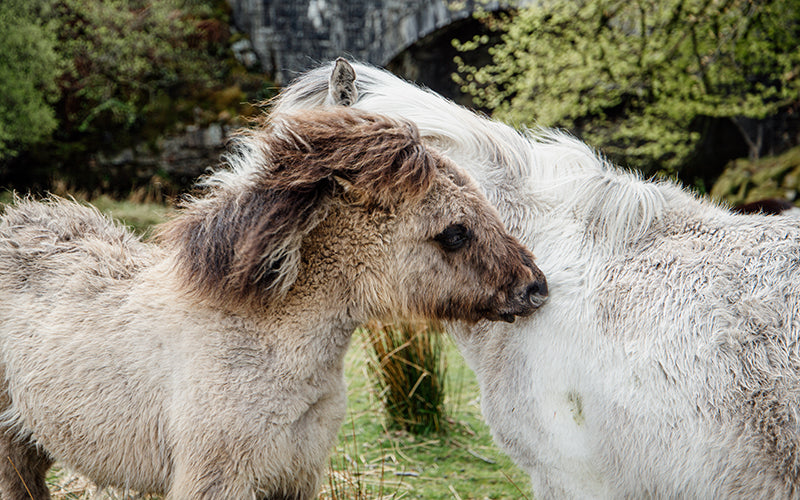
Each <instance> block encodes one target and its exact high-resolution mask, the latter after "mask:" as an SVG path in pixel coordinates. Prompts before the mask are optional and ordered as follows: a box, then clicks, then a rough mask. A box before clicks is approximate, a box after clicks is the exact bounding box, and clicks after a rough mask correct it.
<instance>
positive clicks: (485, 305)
mask: <svg viewBox="0 0 800 500" xmlns="http://www.w3.org/2000/svg"><path fill="white" fill-rule="evenodd" d="M229 163H230V168H228V169H221V170H218V171H217V172H215V173H213V174H212V175H210V176H209V177H208V178H206V179H205V180H204V181H203V182H202V186H203V187H204V189H205V192H204V193H203V194H202V195H201V196H199V197H196V198H191V199H188V200H187V201H186V202H185V203H184V205H183V207H182V208H181V210H180V213H179V214H178V215H177V217H175V218H174V219H173V220H171V221H169V222H167V223H166V224H165V225H163V226H162V227H161V228H160V230H159V231H158V235H157V237H156V241H155V242H154V243H144V242H142V241H140V240H138V239H137V238H136V237H135V236H133V235H132V234H131V233H130V232H129V231H127V230H125V229H123V228H120V227H119V226H117V225H115V224H114V223H112V222H111V221H109V220H108V219H106V218H105V217H103V216H101V215H100V214H99V213H98V212H96V211H95V210H93V209H91V208H88V207H85V206H80V205H78V204H76V203H73V202H69V201H65V200H62V199H57V198H51V199H48V200H45V201H43V202H34V201H30V200H17V202H16V203H15V206H12V207H9V208H7V210H6V213H5V215H4V216H3V218H2V221H1V222H0V276H2V279H0V293H2V297H3V300H2V301H1V302H0V369H2V371H3V373H4V376H3V377H2V381H3V387H2V392H1V393H0V405H1V406H2V408H1V409H2V411H3V413H2V418H1V419H0V425H2V429H0V430H1V431H2V432H0V453H1V454H2V455H1V456H2V460H1V461H0V492H2V498H4V499H23V498H29V496H28V493H27V492H26V488H27V489H29V490H30V494H31V495H32V496H33V498H36V499H41V498H48V497H49V494H48V491H47V487H46V485H45V481H44V478H45V473H46V471H47V470H48V468H49V466H50V464H51V463H52V461H53V460H60V461H62V462H64V463H65V464H67V465H69V466H71V467H73V468H74V469H76V470H77V471H79V472H81V473H83V474H85V475H87V476H88V477H90V478H91V479H93V480H94V481H96V482H98V483H99V484H100V485H115V486H121V487H127V488H131V489H134V490H139V491H142V492H154V493H160V494H166V496H167V498H171V499H186V498H208V499H223V498H224V499H238V498H242V499H250V498H276V499H277V498H296V499H307V498H312V497H313V496H314V494H315V492H316V491H317V487H318V484H319V481H320V475H321V472H322V471H323V468H324V464H325V462H326V458H327V456H328V453H329V451H330V449H331V447H332V445H333V443H334V439H335V437H336V433H337V431H338V429H339V427H340V425H341V423H342V420H343V417H344V412H345V403H346V398H345V384H344V379H343V358H344V354H345V352H346V350H347V348H348V345H349V342H350V337H351V332H352V331H353V329H354V328H355V327H356V326H357V325H359V324H360V323H362V322H364V321H366V320H368V319H370V318H374V317H382V316H388V315H390V314H393V313H397V314H402V315H408V316H418V317H426V318H439V319H460V320H466V321H468V322H476V321H479V320H481V319H489V320H497V319H502V320H506V321H513V320H514V317H515V316H518V315H519V316H524V315H528V314H531V313H532V312H533V311H534V309H536V307H537V306H538V305H539V304H541V302H542V300H543V299H544V295H545V294H546V285H545V281H544V277H543V276H542V273H541V272H540V271H539V269H538V268H536V267H535V266H534V264H533V257H532V255H531V254H530V253H529V252H528V251H527V250H526V249H525V248H524V247H522V246H521V245H520V244H519V243H518V242H517V241H516V240H514V239H513V238H512V237H510V236H509V235H508V234H507V233H506V232H505V230H504V229H503V226H502V224H501V222H500V220H499V218H498V216H497V214H496V212H495V211H494V210H493V209H492V208H491V207H490V206H489V204H488V202H487V201H486V199H485V198H484V197H483V195H481V194H480V193H479V191H478V189H477V188H476V186H475V185H474V184H473V182H472V181H471V180H470V178H469V177H467V176H466V175H465V174H464V173H463V172H462V171H461V170H460V169H459V168H457V167H456V166H455V165H454V164H453V163H451V162H450V161H448V160H445V159H444V158H442V157H440V156H439V155H437V154H436V153H434V152H433V151H430V150H428V149H427V148H425V147H424V146H423V145H422V143H421V141H420V138H419V135H418V132H417V130H416V128H415V127H414V126H412V125H410V124H409V123H406V122H400V121H395V120H390V119H388V118H384V117H381V116H378V115H373V114H368V113H364V112H358V111H354V110H347V109H335V110H317V111H308V112H304V113H302V114H291V113H289V114H282V115H278V116H274V117H273V118H272V119H271V120H270V121H269V122H267V123H265V124H263V126H261V127H260V128H258V129H257V130H254V131H251V132H249V133H247V134H246V135H244V136H243V137H242V138H241V140H240V143H239V145H238V149H237V150H236V151H235V153H233V154H232V155H231V157H230V158H229ZM15 469H16V470H18V471H19V476H18V475H17V472H16V470H15Z"/></svg>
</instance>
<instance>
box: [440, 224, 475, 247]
mask: <svg viewBox="0 0 800 500" xmlns="http://www.w3.org/2000/svg"><path fill="white" fill-rule="evenodd" d="M471 236H472V235H471V234H470V232H469V230H468V229H467V228H466V227H464V226H463V225H462V224H453V225H451V226H448V227H447V229H445V230H444V231H442V232H441V233H439V234H437V235H436V236H434V237H433V239H434V240H436V242H437V243H439V244H440V245H441V246H442V248H444V249H445V250H447V251H453V250H458V249H459V248H461V247H463V246H464V245H466V244H467V242H468V241H469V239H470V237H471Z"/></svg>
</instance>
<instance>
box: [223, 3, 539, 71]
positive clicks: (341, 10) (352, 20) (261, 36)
mask: <svg viewBox="0 0 800 500" xmlns="http://www.w3.org/2000/svg"><path fill="white" fill-rule="evenodd" d="M228 1H229V3H230V4H231V7H232V9H233V19H234V23H235V25H236V26H237V27H239V29H241V30H243V31H244V32H246V33H247V34H248V35H249V36H250V40H251V42H252V44H253V50H254V51H255V53H256V54H257V56H258V58H259V61H260V62H261V65H262V67H263V68H264V70H265V71H267V72H268V73H270V74H272V75H273V76H274V77H275V79H276V82H277V83H279V84H285V83H287V82H288V81H289V80H291V79H292V78H293V77H294V76H296V75H297V74H298V73H299V72H302V71H304V70H306V69H308V68H310V67H312V66H314V65H316V64H318V63H319V62H323V61H327V60H330V59H335V58H336V57H339V56H342V55H344V56H347V57H350V58H353V59H356V60H359V61H364V62H368V63H371V64H375V65H378V66H387V65H388V66H391V65H393V64H394V65H395V66H398V67H399V66H402V65H405V66H408V64H407V61H406V63H404V64H401V63H402V61H400V63H398V62H397V60H398V56H399V55H400V54H402V53H403V52H404V51H406V50H407V49H409V48H411V47H414V46H415V45H416V44H418V43H419V42H420V41H421V40H425V39H426V38H428V39H430V38H431V37H432V36H433V38H434V40H435V36H434V35H435V34H436V33H447V30H448V27H452V26H460V24H459V23H461V25H463V24H464V23H466V24H469V21H470V20H472V14H473V13H474V12H475V11H476V10H477V9H478V8H483V9H485V10H489V11H495V10H499V9H502V8H507V7H508V3H509V2H508V1H485V0H228ZM522 3H527V2H522ZM473 22H474V21H473ZM442 43H445V41H444V40H442ZM446 43H447V45H448V46H449V40H447V41H446ZM434 57H435V56H434ZM401 73H402V71H401ZM403 76H406V77H408V76H409V75H405V74H404V75H403ZM422 83H428V82H424V81H423V82H422Z"/></svg>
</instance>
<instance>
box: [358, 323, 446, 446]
mask: <svg viewBox="0 0 800 500" xmlns="http://www.w3.org/2000/svg"><path fill="white" fill-rule="evenodd" d="M443 336H444V333H443V331H442V328H441V327H434V326H432V325H429V324H420V323H408V322H401V323H398V324H396V325H383V324H371V325H370V326H369V327H368V328H367V340H368V346H367V350H368V351H369V352H370V354H371V360H370V361H371V362H370V364H369V367H370V375H371V378H372V380H373V382H374V384H375V387H376V388H377V389H378V392H379V393H380V394H381V396H382V399H383V402H384V409H385V411H386V416H387V420H388V421H389V423H390V424H391V425H392V426H393V427H396V428H400V429H404V430H407V431H409V432H411V433H414V434H426V433H429V432H437V431H440V430H441V429H442V418H443V414H444V380H445V368H446V363H445V359H444V356H443V347H442V346H443V341H442V338H443Z"/></svg>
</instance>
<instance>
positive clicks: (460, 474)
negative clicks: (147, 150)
mask: <svg viewBox="0 0 800 500" xmlns="http://www.w3.org/2000/svg"><path fill="white" fill-rule="evenodd" d="M9 200H10V196H9V195H0V202H7V201H9ZM92 203H94V204H95V205H96V206H97V207H98V208H99V209H100V210H101V211H103V212H105V213H109V214H111V215H112V216H114V217H116V218H118V219H120V220H122V221H123V223H125V224H127V225H129V226H131V227H132V228H134V230H136V231H137V232H138V233H139V234H146V233H147V232H148V231H149V227H150V225H151V224H154V223H157V222H160V221H162V220H163V219H164V217H166V215H167V214H168V213H169V210H170V209H169V208H168V207H167V206H164V205H157V204H139V203H132V202H127V201H115V200H112V199H110V198H105V197H103V198H99V199H96V200H94V201H93V202H92ZM364 342H365V339H364V337H363V336H362V334H361V333H359V332H357V333H356V335H355V336H354V337H353V342H352V345H351V347H350V350H349V351H348V353H347V357H346V359H345V372H346V378H347V383H348V414H347V418H346V421H345V424H344V425H343V427H342V429H341V431H340V433H339V443H338V444H337V446H336V448H335V449H334V450H333V451H332V453H331V459H330V461H331V470H330V471H329V473H328V475H327V476H326V478H325V480H324V484H323V488H322V491H321V492H320V498H321V499H337V500H345V499H347V500H367V499H377V498H385V499H390V498H396V499H400V498H404V499H425V500H437V499H451V500H459V499H462V500H467V499H475V500H483V499H504V500H505V499H516V498H528V497H531V495H530V485H529V481H528V478H527V476H526V475H525V474H524V473H522V472H521V471H520V470H519V469H518V468H516V467H515V466H514V465H513V463H512V462H511V461H510V460H509V459H508V458H507V457H506V456H505V455H503V454H502V453H501V452H500V451H499V450H498V449H497V447H496V446H495V445H494V444H493V443H492V439H491V435H490V433H489V429H488V427H487V425H486V423H485V422H484V420H483V417H482V415H481V413H480V401H479V393H478V385H477V382H476V380H475V375H474V374H473V373H472V372H471V371H470V370H469V369H468V368H467V367H466V365H465V363H464V361H463V358H462V357H461V355H460V354H459V352H458V350H457V349H456V347H455V346H454V344H453V342H452V341H451V340H450V339H449V338H447V337H445V342H444V351H445V356H446V362H447V370H446V385H445V391H446V394H445V407H446V414H447V417H446V419H445V422H444V425H443V426H442V427H443V428H442V431H441V432H438V433H434V434H428V435H425V436H421V437H417V436H415V435H413V434H410V433H408V432H405V431H398V430H394V429H390V428H388V427H387V425H386V418H385V415H384V414H383V409H382V407H381V406H382V405H381V402H380V399H379V397H378V394H377V393H376V391H375V389H374V388H373V386H372V384H371V383H370V381H369V377H368V371H367V370H368V368H367V354H366V350H365V347H364ZM48 481H49V483H50V484H51V491H52V495H53V498H54V499H56V500H59V499H85V500H96V499H98V498H112V499H121V498H141V497H135V496H134V497H126V496H125V495H124V494H122V493H119V492H114V491H111V492H109V491H106V492H105V493H100V494H97V493H95V490H96V488H95V487H94V485H92V484H91V483H88V482H86V481H85V480H84V479H83V478H81V477H79V476H78V477H76V476H75V475H74V474H70V473H68V472H67V471H65V470H62V469H60V468H58V466H56V467H54V469H53V470H52V471H51V474H50V476H49V478H48ZM145 498H147V497H145Z"/></svg>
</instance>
